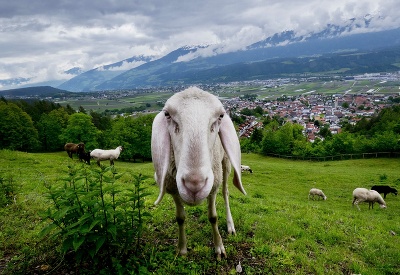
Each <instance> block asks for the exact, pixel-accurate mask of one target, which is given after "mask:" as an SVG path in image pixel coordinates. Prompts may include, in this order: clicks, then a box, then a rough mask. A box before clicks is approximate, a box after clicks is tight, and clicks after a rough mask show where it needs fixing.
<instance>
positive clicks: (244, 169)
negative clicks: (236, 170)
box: [240, 165, 253, 173]
mask: <svg viewBox="0 0 400 275" xmlns="http://www.w3.org/2000/svg"><path fill="white" fill-rule="evenodd" d="M240 170H241V171H242V173H243V172H245V171H248V172H250V173H253V170H251V168H250V166H247V165H240Z"/></svg>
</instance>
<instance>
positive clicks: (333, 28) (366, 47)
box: [59, 15, 400, 91]
mask: <svg viewBox="0 0 400 275" xmlns="http://www.w3.org/2000/svg"><path fill="white" fill-rule="evenodd" d="M375 19H376V20H379V18H374V17H373V16H371V15H367V16H364V17H363V18H361V19H356V18H353V19H351V20H349V21H348V22H346V24H343V25H334V24H329V25H327V26H326V27H325V28H324V29H322V30H321V31H319V32H313V33H307V34H301V35H300V34H297V33H296V32H294V31H292V30H288V31H284V32H281V33H276V34H274V35H272V36H270V37H268V38H266V39H263V40H261V41H259V42H257V43H254V44H251V45H249V46H247V47H246V48H245V49H242V50H238V51H235V52H229V53H225V52H224V51H223V50H222V49H221V48H218V45H217V46H215V45H201V46H185V47H182V48H179V49H176V50H175V51H172V52H170V53H169V54H167V55H165V56H163V57H161V58H159V59H155V60H152V59H151V58H146V57H142V59H137V57H135V58H133V59H132V60H123V61H120V62H117V63H114V64H111V65H107V66H103V67H101V68H96V69H94V70H91V71H88V72H85V73H83V74H80V75H78V76H76V77H74V78H72V79H71V80H69V81H67V82H65V83H63V84H62V85H60V86H59V88H61V89H65V90H69V91H95V90H114V89H130V88H137V87H149V86H165V85H181V84H192V83H196V82H200V81H204V80H205V79H204V77H205V76H208V77H209V78H207V79H208V80H209V81H223V80H224V79H230V80H231V81H234V79H232V78H231V77H229V70H228V68H235V73H231V74H232V75H237V73H236V72H237V71H238V70H239V71H240V70H241V66H242V67H243V66H245V65H246V64H249V63H254V62H262V61H269V60H277V59H279V58H299V57H304V56H313V57H315V56H321V55H324V54H332V53H344V52H353V53H354V52H356V51H364V52H368V51H372V50H376V49H383V48H387V47H393V46H398V45H400V28H398V29H391V30H385V31H378V32H374V31H372V30H370V29H369V26H370V25H371V22H372V20H375ZM132 62H138V63H137V65H138V66H135V67H133V68H130V69H129V68H128V66H124V64H125V65H127V64H131V63H132ZM140 62H142V64H140ZM240 64H242V65H240ZM117 68H126V69H125V70H118V69H117ZM222 71H223V72H224V75H223V76H222V75H218V74H219V73H220V72H222ZM211 72H212V73H211ZM227 74H228V76H227ZM200 76H202V77H200Z"/></svg>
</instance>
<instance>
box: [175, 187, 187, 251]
mask: <svg viewBox="0 0 400 275" xmlns="http://www.w3.org/2000/svg"><path fill="white" fill-rule="evenodd" d="M172 197H173V198H174V202H175V207H176V222H177V223H178V233H179V235H178V251H179V253H180V254H181V255H186V254H187V241H186V232H185V219H186V213H185V208H184V206H183V204H182V201H181V199H180V197H179V195H172Z"/></svg>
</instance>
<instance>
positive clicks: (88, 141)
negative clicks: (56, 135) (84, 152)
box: [60, 113, 101, 149]
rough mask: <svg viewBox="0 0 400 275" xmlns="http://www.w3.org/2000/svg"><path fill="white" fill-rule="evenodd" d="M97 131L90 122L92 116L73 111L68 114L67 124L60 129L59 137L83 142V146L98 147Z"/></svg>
mask: <svg viewBox="0 0 400 275" xmlns="http://www.w3.org/2000/svg"><path fill="white" fill-rule="evenodd" d="M100 133H101V131H99V130H98V129H97V128H96V126H94V124H93V122H92V117H91V116H90V115H87V114H84V113H75V114H72V115H70V116H69V119H68V125H67V127H66V128H65V129H64V130H63V131H62V134H61V135H60V139H61V140H62V141H63V142H64V143H66V142H73V143H79V142H83V143H85V148H87V149H94V148H96V147H98V137H99V135H100Z"/></svg>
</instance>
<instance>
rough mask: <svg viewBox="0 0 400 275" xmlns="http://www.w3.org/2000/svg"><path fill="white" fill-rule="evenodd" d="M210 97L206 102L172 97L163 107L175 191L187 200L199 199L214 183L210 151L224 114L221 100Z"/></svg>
mask: <svg viewBox="0 0 400 275" xmlns="http://www.w3.org/2000/svg"><path fill="white" fill-rule="evenodd" d="M210 98H211V102H210V101H208V102H207V101H205V100H204V99H201V98H196V99H194V100H193V98H191V97H187V98H184V99H187V100H183V102H179V103H178V102H175V98H173V97H172V98H171V99H170V100H169V101H168V102H167V103H166V106H165V108H164V110H163V112H164V116H165V120H166V124H167V128H168V133H169V135H170V137H171V145H172V149H173V154H174V158H175V164H176V168H177V171H176V183H177V187H178V191H179V194H180V196H181V198H182V199H183V200H184V201H185V202H186V203H188V204H198V203H200V202H202V201H203V200H204V199H205V198H206V197H207V196H208V195H209V194H210V191H211V189H212V187H213V183H214V173H213V169H212V168H213V167H212V163H213V152H214V150H215V148H214V147H215V144H216V140H217V137H218V132H219V128H220V125H221V121H222V119H223V117H224V116H225V115H226V114H225V110H224V109H223V107H222V104H221V103H220V102H219V101H218V100H216V99H215V98H214V97H210ZM207 100H209V99H207ZM204 102H207V103H208V104H204ZM176 106H179V110H178V109H177V108H176ZM218 142H219V140H218ZM219 170H221V169H219Z"/></svg>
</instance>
